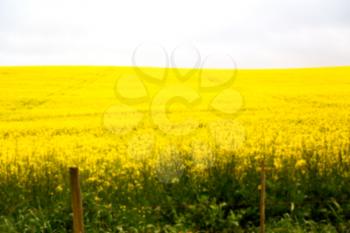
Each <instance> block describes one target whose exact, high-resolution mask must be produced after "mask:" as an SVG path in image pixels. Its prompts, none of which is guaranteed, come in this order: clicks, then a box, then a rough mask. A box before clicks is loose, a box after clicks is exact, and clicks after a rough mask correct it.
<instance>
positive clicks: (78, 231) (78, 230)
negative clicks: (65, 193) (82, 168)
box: [69, 167, 84, 233]
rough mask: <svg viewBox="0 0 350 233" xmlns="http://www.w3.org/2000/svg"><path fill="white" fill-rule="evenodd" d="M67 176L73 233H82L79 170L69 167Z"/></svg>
mask: <svg viewBox="0 0 350 233" xmlns="http://www.w3.org/2000/svg"><path fill="white" fill-rule="evenodd" d="M69 174H70V185H71V193H72V209H73V231H74V233H84V221H83V206H82V198H81V193H80V184H79V169H78V168H77V167H70V168H69Z"/></svg>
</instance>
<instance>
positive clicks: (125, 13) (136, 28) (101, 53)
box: [0, 0, 350, 67]
mask: <svg viewBox="0 0 350 233" xmlns="http://www.w3.org/2000/svg"><path fill="white" fill-rule="evenodd" d="M349 11H350V3H348V1H346V0H309V1H301V0H294V1H293V0H285V1H278V0H265V1H260V0H240V1H233V0H227V1H225V0H222V1H204V0H202V1H188V0H187V1H186V0H178V1H164V0H163V1H162V0H149V1H137V0H129V1H124V2H121V1H114V0H100V1H97V0H60V1H59V0H31V1H27V0H1V2H0V65H41V64H52V65H61V64H72V65H80V64H86V65H89V64H91V65H104V64H106V65H132V62H131V57H132V53H133V51H134V49H135V48H136V47H137V46H138V45H139V44H140V43H143V42H145V41H152V42H155V43H158V44H159V45H162V46H164V47H165V48H166V49H167V50H168V51H169V52H171V50H172V49H174V48H175V47H176V46H177V45H179V44H182V43H184V42H185V43H188V42H190V43H192V44H193V45H194V46H196V47H197V48H198V49H199V51H200V53H201V55H202V57H204V56H206V55H207V54H210V53H220V52H223V53H229V54H230V55H231V56H233V57H234V59H235V60H236V62H237V63H238V66H239V67H300V66H306V67H309V66H331V65H350V14H348V12H349ZM146 57H147V56H146ZM186 62H187V61H186V59H185V60H184V61H183V62H180V64H184V65H186V64H187V63H186ZM145 63H147V65H150V64H151V65H152V64H153V65H162V64H163V63H162V62H161V64H160V62H159V57H155V56H153V55H152V53H150V55H149V59H148V60H147V61H146V62H145ZM188 65H189V66H190V65H191V62H188Z"/></svg>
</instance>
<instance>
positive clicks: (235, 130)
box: [0, 67, 350, 232]
mask: <svg viewBox="0 0 350 233" xmlns="http://www.w3.org/2000/svg"><path fill="white" fill-rule="evenodd" d="M184 74H185V75H184ZM234 74H235V73H233V72H232V71H230V70H205V71H200V70H185V69H183V70H174V69H170V70H167V72H166V73H164V69H156V68H143V69H142V70H141V71H140V70H135V69H134V68H130V67H2V68H0V232H70V231H71V228H72V222H71V221H72V220H71V209H70V196H69V184H68V167H69V166H72V165H75V166H79V168H80V170H81V175H82V180H81V182H82V190H83V200H84V210H85V216H84V220H85V225H86V231H87V232H180V231H181V232H187V231H188V232H256V231H257V226H258V220H259V215H258V200H259V199H258V198H259V193H258V191H259V189H258V188H259V187H258V185H259V164H260V161H261V158H263V157H265V159H266V164H267V167H268V173H267V210H266V214H267V222H268V226H267V231H268V232H347V230H348V229H350V188H349V187H350V157H349V156H350V68H349V67H339V68H320V69H291V70H238V72H237V73H236V74H235V76H233V75H234ZM163 75H164V77H165V79H164V80H162V79H161V78H159V77H163ZM186 75H187V76H186ZM179 77H180V78H179ZM184 77H185V78H184ZM139 80H141V81H142V82H139ZM203 80H204V81H203ZM189 88H190V89H189ZM196 93H199V94H198V95H197V94H196ZM164 100H169V101H168V102H167V101H164ZM192 100H193V101H192Z"/></svg>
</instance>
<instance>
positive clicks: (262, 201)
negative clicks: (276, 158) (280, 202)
mask: <svg viewBox="0 0 350 233" xmlns="http://www.w3.org/2000/svg"><path fill="white" fill-rule="evenodd" d="M265 192H266V171H265V157H264V158H263V160H262V163H261V175H260V233H265V198H266V193H265Z"/></svg>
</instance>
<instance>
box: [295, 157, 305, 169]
mask: <svg viewBox="0 0 350 233" xmlns="http://www.w3.org/2000/svg"><path fill="white" fill-rule="evenodd" d="M305 166H306V161H305V159H299V160H298V161H297V162H296V163H295V167H296V168H303V167H305Z"/></svg>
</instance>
